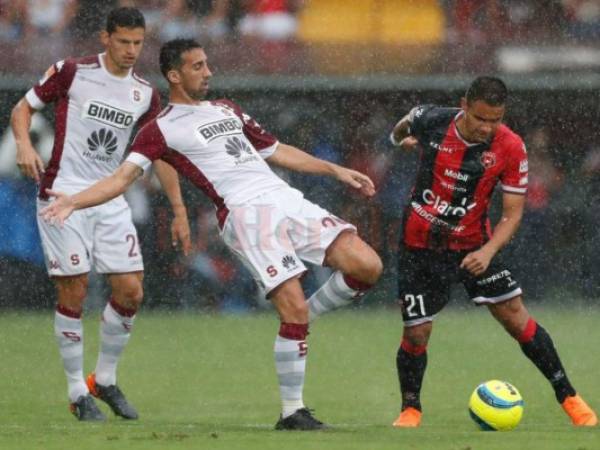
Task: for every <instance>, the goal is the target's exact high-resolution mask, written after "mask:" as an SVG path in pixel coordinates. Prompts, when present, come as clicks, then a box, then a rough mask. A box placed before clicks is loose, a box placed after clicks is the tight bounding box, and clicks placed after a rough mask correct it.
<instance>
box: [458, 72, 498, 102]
mask: <svg viewBox="0 0 600 450" xmlns="http://www.w3.org/2000/svg"><path fill="white" fill-rule="evenodd" d="M465 97H466V99H467V103H468V104H472V103H473V102H475V101H477V100H481V101H483V102H485V103H487V104H488V105H490V106H503V105H504V104H505V103H506V97H508V89H507V88H506V84H504V81H502V80H501V79H500V78H496V77H477V78H476V79H475V80H474V81H473V82H472V83H471V86H469V89H467V93H466V95H465Z"/></svg>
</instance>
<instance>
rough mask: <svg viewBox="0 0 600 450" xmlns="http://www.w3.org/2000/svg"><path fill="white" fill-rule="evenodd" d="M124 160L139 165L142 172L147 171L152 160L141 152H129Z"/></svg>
mask: <svg viewBox="0 0 600 450" xmlns="http://www.w3.org/2000/svg"><path fill="white" fill-rule="evenodd" d="M125 161H127V162H130V163H132V164H135V165H136V166H138V167H141V168H142V170H143V171H144V173H147V172H148V169H149V168H150V166H151V165H152V161H151V160H150V159H148V158H147V157H145V156H144V155H142V154H141V153H137V152H131V153H130V154H129V156H127V159H125Z"/></svg>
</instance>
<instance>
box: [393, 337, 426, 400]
mask: <svg viewBox="0 0 600 450" xmlns="http://www.w3.org/2000/svg"><path fill="white" fill-rule="evenodd" d="M405 342H406V341H404V342H403V343H402V345H401V346H400V348H399V349H398V354H397V355H396V368H397V369H398V380H399V381H400V392H401V393H402V411H404V410H405V409H406V408H408V407H412V408H415V409H418V410H419V411H421V385H422V384H423V376H424V375H425V368H426V367H427V351H426V350H425V346H422V347H421V346H419V348H417V347H412V346H410V344H405ZM404 346H408V347H409V348H411V350H412V349H416V351H413V352H411V353H409V352H408V351H406V350H405V349H404V348H403V347H404Z"/></svg>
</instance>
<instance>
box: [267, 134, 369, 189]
mask: <svg viewBox="0 0 600 450" xmlns="http://www.w3.org/2000/svg"><path fill="white" fill-rule="evenodd" d="M267 161H268V162H269V163H271V164H275V165H277V166H280V167H285V168H286V169H289V170H293V171H295V172H302V173H310V174H314V175H327V176H331V177H334V178H336V179H338V180H339V181H341V182H343V183H346V184H348V185H349V186H352V187H353V188H355V189H358V190H359V191H360V192H361V193H362V194H363V195H366V196H368V197H371V196H372V195H374V194H375V185H374V184H373V181H371V179H370V178H369V177H368V176H366V175H365V174H363V173H360V172H357V171H356V170H352V169H348V168H346V167H342V166H338V165H337V164H334V163H331V162H329V161H324V160H322V159H319V158H315V157H314V156H312V155H309V154H308V153H306V152H303V151H302V150H300V149H299V148H296V147H293V146H291V145H287V144H281V143H280V144H279V145H278V146H277V150H275V153H273V154H272V155H271V156H269V157H268V158H267Z"/></svg>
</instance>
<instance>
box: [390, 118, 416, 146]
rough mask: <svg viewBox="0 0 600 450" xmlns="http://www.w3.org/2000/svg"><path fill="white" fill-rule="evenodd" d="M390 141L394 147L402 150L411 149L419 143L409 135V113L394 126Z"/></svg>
mask: <svg viewBox="0 0 600 450" xmlns="http://www.w3.org/2000/svg"><path fill="white" fill-rule="evenodd" d="M390 141H391V142H392V144H393V145H394V146H396V147H400V148H401V149H403V150H406V151H409V150H413V149H414V148H415V147H416V146H417V144H418V143H419V142H418V141H417V139H416V138H415V137H413V136H411V135H410V115H409V114H407V115H406V116H404V117H403V118H402V119H400V121H399V122H398V123H397V124H396V125H395V126H394V129H393V130H392V134H390Z"/></svg>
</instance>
